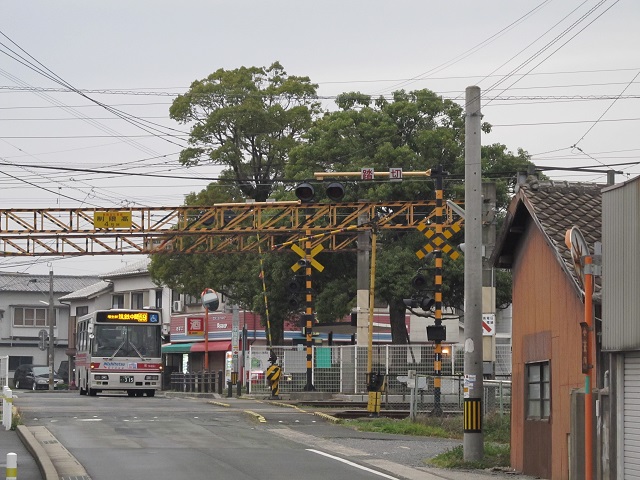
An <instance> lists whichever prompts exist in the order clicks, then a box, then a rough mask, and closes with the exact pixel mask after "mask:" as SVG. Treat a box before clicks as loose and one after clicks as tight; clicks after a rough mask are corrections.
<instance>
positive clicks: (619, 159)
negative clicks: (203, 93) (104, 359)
mask: <svg viewBox="0 0 640 480" xmlns="http://www.w3.org/2000/svg"><path fill="white" fill-rule="evenodd" d="M639 21H640V2H638V1H636V0H602V1H595V0H591V1H579V0H571V1H570V0H554V1H552V0H547V1H543V0H536V1H526V2H525V1H513V0H484V1H477V0H473V1H471V0H458V1H449V2H427V1H425V0H421V1H418V0H413V1H409V0H396V1H393V2H391V1H381V0H366V1H363V0H352V1H344V0H342V1H334V0H324V1H321V2H306V1H304V0H295V1H294V0H290V1H278V0H272V1H249V0H234V1H215V0H207V1H195V0H193V1H189V0H185V1H182V2H175V1H172V2H169V1H163V0H153V1H151V0H134V1H131V0H127V1H124V0H109V1H106V0H92V1H86V0H82V1H80V0H67V1H65V0H58V1H55V2H52V1H51V0H29V1H28V2H25V1H18V0H13V1H7V0H0V31H1V32H2V34H4V36H1V35H0V163H1V164H2V165H0V172H1V173H0V208H18V207H30V208H33V207H50V206H61V207H75V206H79V205H84V206H94V205H95V206H103V207H104V206H117V205H131V204H134V205H138V206H145V205H149V206H159V205H180V204H182V203H183V199H184V195H185V194H187V193H189V192H193V191H199V190H201V189H202V188H204V187H205V185H206V184H207V181H206V180H204V179H203V177H215V175H216V173H217V170H216V169H213V168H212V167H199V168H191V169H185V168H182V167H181V166H180V165H179V164H178V162H177V154H178V152H179V150H180V148H179V147H178V146H177V145H175V144H172V143H169V142H166V141H163V140H159V139H158V138H156V137H153V136H142V135H145V132H143V131H141V130H140V129H138V128H135V127H133V126H132V125H130V124H128V123H126V122H125V121H123V120H121V119H118V118H117V117H116V116H115V115H113V114H111V113H109V112H108V111H106V110H105V109H102V108H100V107H97V106H95V105H92V104H91V103H90V102H89V101H88V100H87V99H85V98H82V97H81V96H80V95H78V94H77V93H72V92H70V91H62V90H63V89H62V87H61V86H60V85H59V84H58V83H55V82H54V81H53V80H52V79H51V78H47V77H46V76H45V75H42V74H41V73H37V72H35V71H34V70H33V69H30V68H28V67H27V66H26V65H25V64H24V61H20V60H17V59H16V57H17V55H16V54H20V55H21V56H23V57H26V56H27V55H26V54H28V55H30V56H31V57H32V58H31V59H30V60H31V61H33V62H36V61H37V62H39V63H40V64H41V67H42V68H44V67H46V69H48V70H49V71H50V73H52V74H55V75H57V76H58V77H59V78H61V79H63V80H64V81H65V82H67V83H68V84H70V85H72V86H73V87H75V88H77V89H81V90H83V91H85V93H86V95H88V96H89V97H91V98H93V99H95V100H97V101H99V102H102V103H104V104H106V105H110V106H113V107H115V108H117V109H119V110H121V111H124V112H126V113H127V114H130V115H134V116H137V117H143V118H145V119H148V120H149V121H152V122H155V123H157V124H160V125H162V126H165V127H170V128H174V129H177V130H182V131H185V130H186V128H185V127H184V126H182V125H179V124H176V123H175V122H172V121H171V120H169V118H168V110H169V106H170V104H171V102H172V100H173V98H174V97H175V95H177V94H179V93H183V92H185V91H186V90H187V89H188V87H189V84H190V83H191V82H192V81H193V80H196V79H202V78H204V77H206V76H207V75H208V74H210V73H212V72H213V71H215V70H217V69H218V68H225V69H233V68H237V67H240V66H267V65H269V64H271V63H272V62H273V61H275V60H278V61H280V62H281V63H282V65H283V66H284V68H285V69H286V70H287V72H288V73H289V74H291V75H307V76H309V77H310V78H311V80H312V81H313V82H314V83H318V84H319V95H320V96H322V98H323V105H324V106H325V107H326V108H331V107H332V105H333V100H332V97H333V96H335V95H336V94H338V93H341V92H345V91H361V92H364V93H369V94H372V95H376V96H377V95H385V94H389V93H390V92H392V91H394V90H397V89H400V88H402V89H405V90H414V89H420V88H428V89H430V90H433V91H435V92H436V93H438V94H440V95H442V96H443V97H445V98H451V99H457V101H460V102H461V99H463V98H464V91H465V88H466V87H467V86H470V85H478V86H480V87H481V89H482V92H483V100H482V104H483V108H482V111H483V114H484V120H485V121H487V122H489V123H491V124H493V125H494V129H493V131H492V133H491V134H488V135H484V136H483V138H482V142H483V144H491V143H502V144H505V145H506V146H507V147H508V148H509V149H510V150H512V151H514V152H515V151H516V150H517V149H518V148H522V149H524V150H526V151H527V152H529V153H530V154H531V155H532V160H533V162H534V163H536V165H538V166H556V167H592V168H599V169H602V170H605V169H606V168H608V166H611V165H616V164H622V163H627V162H637V161H638V156H639V153H640V139H639V135H638V134H637V133H636V132H637V131H638V127H639V126H640V121H639V120H640V115H639V114H638V112H637V111H638V106H639V104H640V100H639V98H640V86H639V85H640V79H639V78H640V77H639V76H638V74H639V73H640V58H639V57H640V55H639V54H638V45H640V29H639V28H638V22H639ZM12 42H15V44H14V43H12ZM16 45H17V46H19V47H20V48H21V49H23V50H24V51H21V50H20V49H19V48H18V47H17V46H16ZM25 52H26V53H25ZM122 136H126V138H123V137H122ZM18 165H20V166H18ZM43 165H46V166H66V167H73V168H80V169H87V168H90V169H100V170H122V169H127V170H128V171H130V172H135V173H154V174H161V175H175V176H182V177H185V178H184V179H173V180H171V181H166V180H162V179H157V178H149V177H146V178H145V177H132V178H123V177H115V176H113V175H107V174H99V173H83V172H77V173H75V172H72V173H70V172H61V171H56V170H42V169H39V168H36V167H38V166H43ZM613 168H615V169H619V170H622V171H624V172H625V174H624V175H618V176H617V181H622V180H624V179H626V178H627V177H634V176H637V175H638V174H640V167H639V166H638V165H637V164H636V163H630V164H627V165H618V166H615V167H613ZM548 174H549V175H550V176H551V177H552V178H554V179H558V180H563V179H565V180H570V181H585V182H604V181H605V176H604V175H602V174H597V173H588V174H585V173H575V172H563V171H555V172H549V173H548ZM131 260H133V257H123V258H119V257H111V258H108V259H105V258H104V257H103V258H95V259H91V258H83V259H63V260H55V261H54V260H53V259H47V258H44V259H38V260H35V261H34V260H33V259H26V258H22V259H7V258H0V270H5V271H7V270H8V271H28V272H32V273H39V272H47V271H48V269H49V266H48V265H47V263H48V262H52V266H53V268H54V272H55V273H68V274H78V275H80V274H93V273H102V272H107V271H109V270H112V269H115V268H117V267H119V266H121V265H122V264H121V263H120V262H123V261H124V262H128V261H131Z"/></svg>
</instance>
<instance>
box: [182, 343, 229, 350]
mask: <svg viewBox="0 0 640 480" xmlns="http://www.w3.org/2000/svg"><path fill="white" fill-rule="evenodd" d="M191 345H192V347H191V352H204V342H198V343H192V344H191ZM229 350H231V344H230V343H228V342H212V341H209V351H210V352H226V351H229Z"/></svg>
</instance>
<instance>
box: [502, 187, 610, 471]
mask: <svg viewBox="0 0 640 480" xmlns="http://www.w3.org/2000/svg"><path fill="white" fill-rule="evenodd" d="M601 188H602V187H601V186H595V185H584V184H567V183H545V184H543V183H542V182H538V181H537V180H534V181H533V182H531V183H529V184H526V185H523V186H521V187H520V188H519V190H518V191H517V193H516V195H515V196H514V198H513V199H512V201H511V203H510V205H509V208H508V212H507V217H506V220H505V224H504V225H503V228H502V231H501V233H500V236H499V239H498V243H497V246H496V249H495V251H494V254H493V257H492V260H493V262H494V265H495V266H496V267H499V268H508V269H511V271H512V274H513V324H512V329H513V331H512V361H513V365H512V400H511V401H512V407H511V467H512V468H515V469H516V470H519V471H521V472H523V473H525V474H528V475H535V476H539V477H541V478H553V479H568V478H569V471H570V463H571V459H570V442H571V441H572V440H571V415H572V411H571V410H572V407H571V405H572V402H571V394H572V391H575V390H578V389H584V374H583V373H582V357H581V347H582V342H581V329H580V322H582V321H583V319H584V303H583V292H582V290H581V287H580V283H579V281H578V279H577V276H576V273H575V269H574V265H573V262H572V259H571V256H570V252H569V250H568V248H567V247H566V245H565V243H564V236H565V232H566V231H567V230H568V229H570V228H571V227H573V226H577V227H579V228H580V230H581V231H582V233H583V234H584V236H585V237H586V240H587V243H588V244H589V245H590V246H591V245H593V242H595V241H599V240H600V231H601V208H602V207H601ZM597 289H599V285H598V286H597ZM597 291H598V290H597ZM598 311H599V310H598ZM596 316H598V315H596ZM594 387H595V385H594ZM573 414H575V412H573ZM573 441H577V439H575V438H574V439H573ZM578 463H579V462H578ZM575 465H576V463H575V461H574V463H573V464H572V469H574V470H575V468H576V467H575ZM578 468H579V469H581V467H578ZM576 473H577V472H575V471H573V475H572V477H573V478H579V477H576V476H575V474H576Z"/></svg>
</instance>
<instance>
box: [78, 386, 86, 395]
mask: <svg viewBox="0 0 640 480" xmlns="http://www.w3.org/2000/svg"><path fill="white" fill-rule="evenodd" d="M78 390H79V391H80V395H86V394H87V391H86V390H85V389H84V388H82V385H80V388H79V389H78Z"/></svg>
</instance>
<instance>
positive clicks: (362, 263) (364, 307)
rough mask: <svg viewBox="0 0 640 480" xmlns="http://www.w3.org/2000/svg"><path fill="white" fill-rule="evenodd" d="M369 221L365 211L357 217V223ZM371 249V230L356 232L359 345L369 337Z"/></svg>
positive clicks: (366, 343)
mask: <svg viewBox="0 0 640 480" xmlns="http://www.w3.org/2000/svg"><path fill="white" fill-rule="evenodd" d="M368 221H369V216H368V215H367V214H366V213H363V214H361V215H360V216H359V217H358V225H363V224H365V223H367V222H368ZM370 251H371V232H370V231H369V230H364V229H363V230H360V231H359V232H358V263H357V267H356V270H357V279H356V287H357V294H356V295H357V297H356V298H357V302H356V303H357V310H356V342H357V345H358V346H359V347H364V346H366V345H368V338H369V277H370V275H369V252H370Z"/></svg>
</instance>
